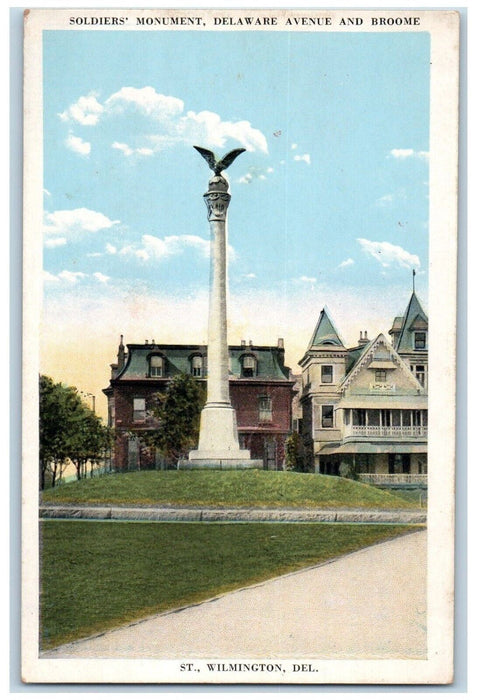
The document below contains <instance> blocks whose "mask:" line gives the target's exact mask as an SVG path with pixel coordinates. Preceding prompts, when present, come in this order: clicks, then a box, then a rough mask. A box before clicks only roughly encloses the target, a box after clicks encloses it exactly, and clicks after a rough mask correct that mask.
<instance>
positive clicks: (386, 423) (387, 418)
mask: <svg viewBox="0 0 477 700" xmlns="http://www.w3.org/2000/svg"><path fill="white" fill-rule="evenodd" d="M381 425H382V426H383V427H384V428H389V427H390V425H391V411H390V410H389V408H382V409H381Z"/></svg>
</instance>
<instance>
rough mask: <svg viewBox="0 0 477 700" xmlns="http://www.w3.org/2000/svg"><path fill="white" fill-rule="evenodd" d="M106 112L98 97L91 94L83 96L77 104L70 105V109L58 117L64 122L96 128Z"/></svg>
mask: <svg viewBox="0 0 477 700" xmlns="http://www.w3.org/2000/svg"><path fill="white" fill-rule="evenodd" d="M103 111H104V107H103V105H101V104H100V103H99V102H98V100H97V99H96V96H95V95H94V94H93V93H91V94H89V95H85V96H82V97H80V98H79V99H78V101H77V102H75V103H74V104H72V105H70V106H69V107H68V109H66V110H65V111H64V112H61V114H59V115H58V116H59V117H60V119H61V120H62V121H64V122H71V121H73V122H77V123H78V124H82V125H83V126H94V125H95V124H97V123H98V121H99V118H100V116H101V114H102V113H103Z"/></svg>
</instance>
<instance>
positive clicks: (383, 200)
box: [376, 194, 394, 207]
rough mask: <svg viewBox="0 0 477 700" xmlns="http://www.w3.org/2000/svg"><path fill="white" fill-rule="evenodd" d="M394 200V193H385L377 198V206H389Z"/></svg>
mask: <svg viewBox="0 0 477 700" xmlns="http://www.w3.org/2000/svg"><path fill="white" fill-rule="evenodd" d="M393 202H394V195H392V194H383V196H382V197H379V199H377V200H376V206H378V207H387V206H389V205H390V204H392V203H393Z"/></svg>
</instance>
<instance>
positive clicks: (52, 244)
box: [45, 237, 66, 248]
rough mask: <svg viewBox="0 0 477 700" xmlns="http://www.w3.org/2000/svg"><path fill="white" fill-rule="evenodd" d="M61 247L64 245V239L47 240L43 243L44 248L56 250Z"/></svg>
mask: <svg viewBox="0 0 477 700" xmlns="http://www.w3.org/2000/svg"><path fill="white" fill-rule="evenodd" d="M61 245H66V238H64V237H61V238H47V239H46V241H45V248H57V247H58V246H61Z"/></svg>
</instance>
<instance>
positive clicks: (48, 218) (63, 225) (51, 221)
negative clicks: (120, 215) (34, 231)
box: [43, 207, 119, 236]
mask: <svg viewBox="0 0 477 700" xmlns="http://www.w3.org/2000/svg"><path fill="white" fill-rule="evenodd" d="M115 224H119V221H118V220H116V221H112V220H111V219H109V218H108V217H107V216H105V215H104V214H101V212H99V211H93V210H92V209H86V208H85V207H81V208H78V209H59V210H57V211H53V212H45V215H44V225H43V231H44V233H45V234H46V235H47V236H58V235H60V234H64V235H71V234H75V233H82V232H85V231H86V232H88V233H96V232H97V231H101V230H102V229H108V228H111V227H112V226H114V225H115Z"/></svg>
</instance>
